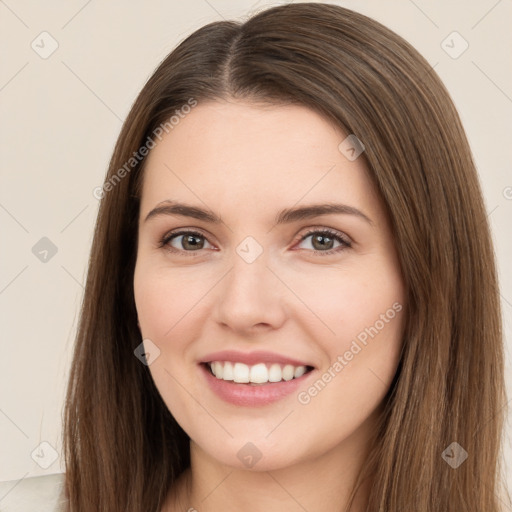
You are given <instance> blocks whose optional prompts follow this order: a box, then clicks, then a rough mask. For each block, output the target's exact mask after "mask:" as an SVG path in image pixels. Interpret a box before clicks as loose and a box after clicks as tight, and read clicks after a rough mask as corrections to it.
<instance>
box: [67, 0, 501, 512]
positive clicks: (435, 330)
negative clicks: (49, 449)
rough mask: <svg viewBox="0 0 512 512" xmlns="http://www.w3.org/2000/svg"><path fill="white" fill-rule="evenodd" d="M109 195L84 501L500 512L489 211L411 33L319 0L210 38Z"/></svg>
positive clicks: (138, 134)
mask: <svg viewBox="0 0 512 512" xmlns="http://www.w3.org/2000/svg"><path fill="white" fill-rule="evenodd" d="M98 195H99V196H101V198H102V201H101V207H100V211H99V215H98V220H97V225H96V232H95V237H94V242H93V247H92V252H91V260H90V265H89V273H88V279H87V285H86V292H85V298H84V303H83V309H82V314H81V319H80V325H79V331H78V335H77V341H76V349H75V354H74V360H73V365H72V370H71V375H70V381H69V388H68V395H67V403H66V411H65V413H66V414H65V433H64V446H65V458H66V482H65V494H66V498H67V500H68V505H67V509H66V510H69V511H75V510H76V511H78V510H80V511H85V510H87V511H89V510H90V511H92V510H94V511H97V510H108V511H118V510H119V511H134V512H135V511H137V512H138V511H141V510H145V511H155V512H157V511H159V512H160V511H161V512H167V511H175V510H198V511H200V512H202V511H216V510H221V509H222V510H231V509H233V510H234V509H236V510H240V509H242V510H265V511H273V510H323V511H326V510H327V511H329V510H332V511H339V510H343V511H349V510H350V511H351V512H362V511H372V512H374V511H377V510H379V511H389V512H391V511H393V512H395V511H399V510H414V511H425V512H439V511H441V510H442V511H453V512H459V511H460V510H466V511H475V512H476V511H482V510H485V511H486V512H493V511H496V512H497V511H498V510H500V508H499V507H500V503H501V500H503V499H504V498H503V496H501V494H500V493H501V492H502V490H501V488H500V465H499V455H500V436H501V432H502V426H503V417H504V409H503V408H502V406H503V404H504V403H505V391H504V382H503V347H502V338H501V324H500V318H501V317H500V309H499V294H498V288H497V279H496V269H495V264H494V259H493V250H492V245H491V240H490V236H489V229H488V224H487V220H486V212H485V209H484V205H483V201H482V194H481V190H480V187H479V183H478V178H477V174H476V170H475V166H474V163H473V161H472V158H471V153H470V149H469V147H468V143H467V140H466V137H465V134H464V131H463V128H462V126H461V123H460V120H459V117H458V115H457V113H456V110H455V108H454V106H453V104H452V102H451V100H450V98H449V95H448V93H447V92H446V90H445V89H444V87H443V85H442V84H441V82H440V80H439V78H438V77H437V76H436V75H435V73H434V72H433V70H432V69H431V68H430V67H429V65H428V64H427V62H426V61H425V60H424V59H423V58H422V57H421V56H420V55H419V54H418V53H417V52H416V51H415V50H414V49H413V48H412V47H411V46H410V45H409V44H408V43H406V42H405V41H404V40H403V39H401V38H400V37H399V36H397V35H396V34H394V33H393V32H391V31H390V30H388V29H387V28H385V27H383V26H382V25H380V24H379V23H377V22H375V21H373V20H371V19H369V18H367V17H365V16H363V15H360V14H357V13H355V12H352V11H349V10H347V9H344V8H341V7H338V6H334V5H327V4H316V3H311V4H310V3H304V4H298V5H285V6H280V7H274V8H271V9H268V10H266V11H263V12H261V13H259V14H257V15H256V16H254V17H252V18H251V19H249V20H248V21H246V22H245V23H236V22H226V21H225V22H215V23H211V24H209V25H207V26H205V27H203V28H201V29H199V30H197V31H196V32H195V33H193V34H192V35H191V36H189V37H188V38H187V39H186V40H185V41H183V42H182V43H181V44H180V45H179V46H178V47H177V48H176V49H175V50H174V51H173V52H172V53H171V54H170V55H169V56H168V57H167V58H166V59H165V60H164V61H163V62H162V64H161V65H160V66H159V68H158V69H157V70H156V71H155V73H154V74H153V76H152V77H151V78H150V80H149V81H148V83H147V84H146V85H145V87H144V88H143V90H142V92H141V93H140V95H139V97H138V98H137V100H136V102H135V104H134V105H133V107H132V109H131V112H130V114H129V115H128V118H127V119H126V122H125V124H124V126H123V129H122V131H121V134H120V136H119V139H118V142H117V145H116V147H115V150H114V154H113V156H112V160H111V162H110V167H109V171H108V175H107V177H106V179H105V184H104V185H103V187H102V188H101V190H99V191H98ZM230 507H231V508H230Z"/></svg>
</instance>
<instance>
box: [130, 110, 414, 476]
mask: <svg viewBox="0 0 512 512" xmlns="http://www.w3.org/2000/svg"><path fill="white" fill-rule="evenodd" d="M173 126H174V127H173V128H172V130H170V131H169V132H168V133H167V134H165V135H164V136H163V138H162V140H161V141H160V142H158V144H157V145H156V147H154V149H152V150H151V152H150V154H149V156H148V160H147V162H146V168H145V176H144V185H143V193H142V198H141V209H140V220H139V241H138V253H137V263H136V268H135V275H134V287H135V302H136V306H137V313H138V319H139V322H140V329H141V333H142V338H143V339H144V340H145V341H144V348H145V349H146V350H147V352H149V354H150V355H149V359H148V361H149V363H150V364H149V370H150V372H151V375H152V378H153V379H154V382H155V384H156V386H157V388H158V390H159V392H160V394H161V396H162V398H163V400H164V401H165V403H166V405H167V407H168V408H169V410H170V411H171V413H172V414H173V416H174V417H175V418H176V420H177V421H178V423H179V424H180V425H181V426H182V428H183V429H184V430H185V431H186V432H187V434H188V435H189V436H190V438H191V440H192V441H193V442H194V443H195V446H196V447H197V449H198V450H200V451H201V453H203V455H204V456H206V457H208V458H211V460H216V461H218V462H221V463H223V464H226V465H229V466H234V467H238V468H252V467H254V469H255V470H270V469H277V468H283V467H287V466H291V465H293V464H297V463H300V462H305V461H307V460H312V459H316V458H318V457H319V456H322V455H326V454H330V455H334V454H336V453H341V451H343V450H345V451H346V450H348V449H349V446H358V445H357V442H356V441H357V440H360V441H362V440H363V439H366V438H367V435H368V433H369V429H370V428H371V426H372V425H373V421H374V420H375V418H376V415H377V413H378V412H379V405H382V400H383V398H384V396H385V394H386V392H387V391H388V388H389V385H390V383H391V381H392V379H393V376H394V375H395V372H396V368H397V365H398V361H399V354H400V349H401V334H402V328H403V320H404V312H405V304H404V285H403V282H402V278H401V273H400V268H399V264H398V260H397V255H396V252H395V248H394V244H393V240H392V235H391V231H390V226H389V223H388V219H387V218H386V216H385V212H384V208H383V205H382V202H381V201H380V199H379V198H378V196H377V195H376V191H375V189H374V187H373V185H372V183H371V181H370V179H369V177H368V174H367V168H366V164H365V162H364V160H363V157H362V156H360V157H357V153H358V150H359V149H361V148H358V147H354V145H353V144H352V146H351V139H348V140H345V139H346V138H347V135H348V134H344V133H342V132H341V131H340V130H338V129H337V128H335V127H333V125H331V124H330V123H328V122H327V121H326V120H325V119H324V118H322V117H321V116H319V115H318V114H317V113H315V112H313V111H312V110H310V109H308V108H305V107H300V106H272V107H270V106H269V107H266V108H262V107H256V106H254V105H251V104H249V103H241V102H209V103H204V104H199V105H197V106H195V107H194V108H192V109H191V111H190V113H188V114H187V115H186V116H182V117H181V118H180V120H179V122H178V123H177V124H176V123H175V124H174V125H173ZM363 142H364V141H363ZM340 144H341V146H340ZM351 147H352V148H354V149H351ZM178 203H179V204H180V205H186V207H182V208H178V206H177V205H178ZM327 204H330V205H334V204H336V205H342V206H339V207H338V211H337V212H334V211H333V212H331V213H323V214H319V213H322V212H316V213H315V212H314V211H313V210H309V208H310V207H311V206H312V205H318V206H322V207H323V205H327ZM192 208H193V209H192ZM204 211H207V212H208V215H207V214H206V213H202V212H204ZM215 219H220V220H218V221H217V222H216V221H215ZM326 230H327V231H328V233H325V231H326ZM190 232H192V233H190ZM173 235H174V236H173ZM224 351H226V352H225V353H223V354H219V352H224ZM205 362H206V363H208V362H215V364H214V365H213V369H214V371H215V372H216V373H217V374H219V377H220V376H221V374H220V372H222V378H219V377H216V376H214V375H212V374H211V373H210V370H209V367H208V366H207V365H206V364H205ZM226 362H229V363H231V364H227V363H226ZM225 363H226V364H225ZM304 367H306V370H309V369H310V368H312V370H310V371H307V372H306V373H304V374H303V375H301V373H302V372H303V371H304ZM295 375H296V376H297V378H295ZM292 377H293V378H292ZM248 378H249V379H252V381H255V382H253V383H251V382H247V379H248ZM269 378H270V380H273V381H276V382H268V379H269ZM230 379H234V380H230ZM289 379H291V380H289ZM235 381H237V382H235Z"/></svg>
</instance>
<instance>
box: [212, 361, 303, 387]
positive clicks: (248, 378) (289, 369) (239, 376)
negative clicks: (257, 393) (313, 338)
mask: <svg viewBox="0 0 512 512" xmlns="http://www.w3.org/2000/svg"><path fill="white" fill-rule="evenodd" d="M208 366H209V367H210V369H211V370H212V373H213V374H214V375H215V377H217V378H218V379H223V380H231V381H234V382H238V383H243V384H248V383H252V384H266V383H267V382H281V381H282V380H285V381H288V380H292V379H297V378H299V377H301V376H302V375H304V374H305V373H306V367H305V366H293V365H291V364H287V365H284V366H283V367H281V365H280V364H277V363H273V364H270V365H267V364H265V363H258V364H255V365H253V366H248V365H246V364H244V363H231V362H229V361H226V362H222V361H214V362H211V363H208Z"/></svg>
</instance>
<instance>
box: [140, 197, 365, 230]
mask: <svg viewBox="0 0 512 512" xmlns="http://www.w3.org/2000/svg"><path fill="white" fill-rule="evenodd" d="M332 214H343V215H354V216H356V217H359V218H360V219H363V220H364V221H366V222H367V223H368V224H370V225H371V226H373V221H372V220H371V219H370V218H369V217H368V216H367V215H365V214H364V213H363V212H362V211H360V210H358V209H357V208H354V207H353V206H348V205H346V204H338V203H325V204H312V205H308V206H300V207H297V208H285V209H284V210H281V211H280V212H278V214H277V215H276V217H275V219H274V222H275V224H277V225H279V224H291V223H292V222H298V221H300V220H307V219H311V218H314V217H319V216H321V215H332ZM160 215H180V216H183V217H192V218H194V219H197V220H202V221H204V222H209V223H211V224H220V223H221V222H222V219H221V218H220V217H219V216H217V215H216V214H215V213H214V212H212V211H211V210H206V209H202V208H198V207H197V206H192V205H189V204H186V203H179V202H177V201H171V200H166V201H162V202H161V203H159V204H158V205H157V206H156V207H155V208H153V209H152V210H151V211H150V212H149V213H148V214H147V216H146V218H145V219H144V222H147V221H148V220H149V219H151V218H154V217H157V216H160Z"/></svg>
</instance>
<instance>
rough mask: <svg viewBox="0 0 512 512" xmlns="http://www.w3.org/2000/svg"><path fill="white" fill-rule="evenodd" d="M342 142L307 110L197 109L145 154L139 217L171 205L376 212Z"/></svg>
mask: <svg viewBox="0 0 512 512" xmlns="http://www.w3.org/2000/svg"><path fill="white" fill-rule="evenodd" d="M347 135H348V134H347V133H344V132H343V131H342V130H341V129H339V128H338V127H336V126H334V124H333V123H330V122H329V121H327V120H326V119H325V118H323V117H322V116H320V115H319V114H317V113H316V112H314V111H313V110H311V109H309V108H307V107H304V106H297V105H287V106H265V107H262V106H256V105H254V104H250V103H242V102H234V101H232V102H224V101H223V102H209V103H205V104H199V105H197V106H196V107H194V108H193V109H191V111H190V112H189V113H188V114H187V115H185V116H183V117H182V118H181V119H180V120H179V122H178V123H177V124H175V125H174V127H173V128H172V129H171V130H170V131H169V133H167V134H164V135H163V137H162V140H161V141H160V142H158V143H157V145H156V147H154V148H153V149H152V150H151V152H150V154H149V155H148V159H147V162H146V165H145V171H144V182H143V194H142V204H141V214H143V213H144V212H145V211H146V212H147V210H148V209H150V208H151V207H153V206H154V205H155V204H156V203H158V202H161V201H164V200H166V199H169V198H172V199H174V200H183V201H188V202H193V203H196V204H197V203H198V201H200V202H204V203H206V204H208V205H209V206H211V207H212V209H214V210H215V211H219V212H225V211H227V210H228V209H229V208H230V206H233V208H235V209H236V207H240V206H243V205H248V204H250V205H252V206H253V208H256V209H257V208H258V207H260V208H262V209H268V208H269V207H271V206H272V205H275V204H279V205H286V206H290V205H293V204H296V203H297V202H299V201H300V202H301V203H302V202H303V203H307V202H317V201H318V200H322V201H331V202H340V201H345V202H347V203H349V204H350V203H358V204H359V205H363V204H367V206H368V207H372V203H373V207H377V206H378V205H377V204H376V203H377V202H378V201H377V197H376V193H375V190H374V187H373V184H372V183H371V180H370V179H369V175H368V170H367V166H366V163H365V161H364V158H362V157H360V158H357V159H356V160H353V161H351V160H349V159H348V158H347V157H346V156H345V155H344V154H343V153H342V152H341V151H340V149H339V145H340V143H342V141H343V140H344V139H346V137H347ZM217 207H218V208H217Z"/></svg>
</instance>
